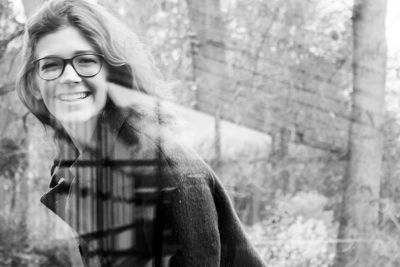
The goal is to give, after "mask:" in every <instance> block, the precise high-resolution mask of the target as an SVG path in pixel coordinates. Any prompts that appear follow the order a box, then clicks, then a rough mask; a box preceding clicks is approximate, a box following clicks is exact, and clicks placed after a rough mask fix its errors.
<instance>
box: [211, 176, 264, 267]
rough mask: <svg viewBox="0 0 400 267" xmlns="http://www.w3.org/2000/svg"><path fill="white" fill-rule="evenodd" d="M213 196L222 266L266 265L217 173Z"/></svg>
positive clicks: (257, 266) (253, 266)
mask: <svg viewBox="0 0 400 267" xmlns="http://www.w3.org/2000/svg"><path fill="white" fill-rule="evenodd" d="M211 175H212V179H213V181H214V185H213V197H214V203H215V208H216V211H217V215H218V229H219V235H220V243H221V264H220V266H221V267H222V266H226V267H227V266H230V267H231V266H237V267H239V266H246V267H262V266H265V264H264V263H263V261H262V260H261V257H260V256H259V254H258V253H257V252H256V250H255V248H254V247H253V245H252V244H251V243H250V241H249V240H248V238H247V236H246V234H245V232H244V229H243V227H242V225H241V223H240V220H239V218H238V216H237V214H236V211H235V210H234V208H233V205H232V203H231V201H230V199H229V197H228V195H227V193H226V191H225V189H224V187H223V186H222V184H221V181H220V180H219V179H218V177H216V176H215V174H211Z"/></svg>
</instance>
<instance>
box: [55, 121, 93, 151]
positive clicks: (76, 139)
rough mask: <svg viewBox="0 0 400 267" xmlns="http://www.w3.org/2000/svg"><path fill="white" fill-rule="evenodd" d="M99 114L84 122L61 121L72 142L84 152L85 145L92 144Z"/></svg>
mask: <svg viewBox="0 0 400 267" xmlns="http://www.w3.org/2000/svg"><path fill="white" fill-rule="evenodd" d="M98 119H99V116H98V115H97V116H94V117H92V118H90V119H89V120H87V121H83V122H61V124H62V125H63V127H64V128H65V130H66V132H67V133H68V135H69V136H70V137H71V140H72V142H73V143H74V145H75V146H76V147H77V148H78V150H79V151H80V152H82V150H83V148H84V147H85V146H90V145H91V142H92V141H93V140H92V136H93V133H94V131H95V128H96V125H97V121H98Z"/></svg>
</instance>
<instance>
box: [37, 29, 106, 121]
mask: <svg viewBox="0 0 400 267" xmlns="http://www.w3.org/2000/svg"><path fill="white" fill-rule="evenodd" d="M35 57H36V58H37V59H36V60H35V61H34V66H35V69H36V71H37V74H38V75H36V82H37V85H38V87H37V88H34V91H33V92H34V96H35V97H36V98H37V99H39V100H40V99H43V101H44V103H45V105H46V107H47V108H48V109H49V112H50V113H51V114H52V115H53V116H54V117H56V118H57V119H58V120H59V121H61V122H62V123H63V122H64V123H66V122H76V121H87V120H89V119H91V118H93V117H95V116H97V115H98V114H99V113H100V111H101V110H102V109H103V108H104V106H105V104H106V99H107V79H106V77H107V69H106V68H102V65H103V64H102V61H103V58H102V55H100V54H97V52H96V51H95V49H94V47H92V45H91V44H90V43H89V42H88V41H87V40H86V38H85V37H84V36H83V35H82V34H81V33H80V32H79V31H78V30H77V29H76V28H74V27H72V26H68V27H65V28H62V29H60V30H58V31H56V32H54V33H50V34H48V35H46V36H44V37H43V38H41V39H40V40H39V41H38V43H37V46H36V51H35ZM67 59H68V60H67Z"/></svg>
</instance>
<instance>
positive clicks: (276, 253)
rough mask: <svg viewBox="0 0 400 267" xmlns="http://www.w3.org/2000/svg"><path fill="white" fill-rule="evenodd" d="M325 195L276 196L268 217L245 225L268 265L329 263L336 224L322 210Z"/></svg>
mask: <svg viewBox="0 0 400 267" xmlns="http://www.w3.org/2000/svg"><path fill="white" fill-rule="evenodd" d="M326 204H327V198H326V197H324V196H322V195H320V194H318V193H316V192H309V193H306V192H300V193H298V194H296V195H294V196H292V197H287V196H286V197H285V196H283V197H281V198H278V201H277V203H276V206H275V207H269V212H268V213H269V219H267V220H264V221H262V222H259V223H257V224H255V225H253V226H252V227H248V228H247V232H248V234H249V236H250V239H251V240H253V242H254V244H255V245H256V247H257V248H258V249H259V252H260V254H261V256H262V257H263V259H264V261H265V262H266V263H267V266H277V267H286V266H287V267H292V266H297V267H303V266H304V267H306V266H307V267H308V266H321V267H322V266H330V265H331V264H332V263H333V259H334V256H335V239H336V235H337V226H338V224H337V223H335V222H334V221H333V213H332V212H331V211H325V210H324V209H325V205H326Z"/></svg>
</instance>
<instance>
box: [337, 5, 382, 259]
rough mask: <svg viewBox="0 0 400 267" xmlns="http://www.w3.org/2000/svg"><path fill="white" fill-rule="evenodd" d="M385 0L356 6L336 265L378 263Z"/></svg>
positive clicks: (354, 10) (354, 9)
mask: <svg viewBox="0 0 400 267" xmlns="http://www.w3.org/2000/svg"><path fill="white" fill-rule="evenodd" d="M386 4H387V3H386V0H379V1H376V0H355V3H354V7H353V49H354V51H353V93H352V104H353V105H352V113H351V116H352V117H351V119H352V123H351V126H350V138H349V156H350V160H349V163H348V169H347V173H346V177H345V180H344V197H343V204H342V214H341V220H340V228H339V235H338V237H339V242H338V245H337V256H336V266H337V267H347V266H352V267H355V266H360V267H361V266H362V267H368V266H376V264H377V263H376V261H375V259H374V255H375V254H376V253H374V251H373V247H374V246H373V241H374V233H376V231H377V228H378V209H379V205H378V201H379V192H380V181H381V176H382V155H383V142H382V126H383V119H384V89H385V76H386V75H385V70H386V39H385V18H386Z"/></svg>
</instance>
